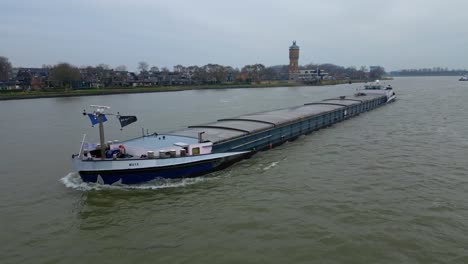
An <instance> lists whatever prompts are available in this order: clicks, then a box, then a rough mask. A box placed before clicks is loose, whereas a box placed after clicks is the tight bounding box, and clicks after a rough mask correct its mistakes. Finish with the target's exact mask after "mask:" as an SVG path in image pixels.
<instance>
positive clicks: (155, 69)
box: [150, 66, 159, 73]
mask: <svg viewBox="0 0 468 264" xmlns="http://www.w3.org/2000/svg"><path fill="white" fill-rule="evenodd" d="M150 72H151V73H156V72H159V68H158V67H156V66H153V67H151V69H150Z"/></svg>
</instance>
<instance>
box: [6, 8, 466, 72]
mask: <svg viewBox="0 0 468 264" xmlns="http://www.w3.org/2000/svg"><path fill="white" fill-rule="evenodd" d="M0 10H1V15H0V56H5V57H8V58H9V59H10V61H11V62H12V63H13V65H14V66H16V67H18V66H31V67H35V66H41V65H42V64H55V63H58V62H69V63H71V64H74V65H77V66H82V65H96V64H99V63H106V64H109V65H110V66H112V67H115V66H117V65H121V64H124V65H126V66H127V67H128V68H129V69H130V70H134V69H136V67H137V64H138V62H139V61H146V62H148V64H150V65H151V66H153V65H155V66H158V67H163V66H166V67H168V68H170V69H172V66H174V65H176V64H182V65H185V66H188V65H204V64H207V63H218V64H223V65H231V66H234V67H242V66H243V65H246V64H253V63H262V64H264V65H266V66H271V65H278V64H288V63H289V61H288V47H289V46H290V45H291V42H292V40H297V44H298V45H299V46H300V48H301V51H300V60H299V63H300V64H302V65H303V64H308V63H334V64H338V65H342V66H357V67H360V66H361V65H366V66H369V65H381V66H384V67H385V68H386V69H387V70H396V69H403V68H419V67H433V66H441V67H449V68H468V1H466V0H458V1H457V0H444V1H442V0H441V1H435V0H426V1H422V0H393V1H392V0H387V1H384V0H361V1H359V0H354V1H353V0H321V1H316V0H287V1H286V0H281V1H276V0H236V1H223V0H184V1H182V0H165V1H159V0H0Z"/></svg>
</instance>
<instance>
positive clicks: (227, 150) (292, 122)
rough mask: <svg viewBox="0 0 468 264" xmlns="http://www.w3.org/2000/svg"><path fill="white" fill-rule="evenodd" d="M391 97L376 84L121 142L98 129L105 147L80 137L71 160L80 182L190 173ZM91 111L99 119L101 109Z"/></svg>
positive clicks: (207, 169) (214, 166)
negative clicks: (91, 145)
mask: <svg viewBox="0 0 468 264" xmlns="http://www.w3.org/2000/svg"><path fill="white" fill-rule="evenodd" d="M395 98H396V95H395V93H394V92H393V90H392V88H391V87H386V88H384V87H383V86H381V85H380V84H376V85H369V86H366V87H365V89H363V90H359V91H358V92H357V93H356V94H354V95H351V96H340V97H338V98H332V99H326V100H322V101H320V102H315V103H307V104H304V105H301V106H296V107H292V108H286V109H279V110H274V111H267V112H260V113H254V114H247V115H242V116H238V117H234V118H225V119H220V120H218V121H216V122H212V123H208V124H203V125H193V126H189V127H187V128H186V129H182V130H177V131H172V132H170V133H165V134H156V133H154V134H151V135H143V136H142V137H139V138H136V139H131V140H127V141H124V142H114V143H113V142H110V143H109V144H104V143H103V142H104V140H103V132H102V133H101V136H102V137H101V146H105V147H104V148H101V147H100V146H98V147H97V149H96V148H95V149H86V148H84V147H83V145H84V140H83V143H82V147H81V149H80V153H79V154H76V155H73V157H72V159H73V163H74V167H75V169H76V170H77V171H78V172H79V174H80V176H81V178H82V179H83V181H85V182H98V183H102V184H114V183H118V184H135V183H141V182H146V181H151V180H154V179H158V178H183V177H194V176H199V175H203V174H206V173H209V172H212V171H215V170H220V169H222V168H225V167H227V166H229V165H231V164H232V163H234V162H236V161H239V160H241V159H243V158H245V157H248V156H251V155H253V154H255V153H256V152H258V151H260V150H265V149H270V148H273V147H275V146H278V145H280V144H283V143H284V142H286V141H292V140H295V139H296V138H298V137H299V136H301V135H305V134H309V133H311V132H313V131H316V130H318V129H321V128H324V127H328V126H331V125H333V124H335V123H338V122H341V121H344V120H346V119H349V118H352V117H355V116H357V115H359V114H362V113H364V112H367V111H370V110H373V109H375V108H378V107H380V106H382V105H385V104H387V103H390V102H393V101H394V100H395ZM94 114H95V115H96V116H97V117H99V116H100V115H101V114H102V109H101V111H97V112H96V111H95V113H94ZM99 120H101V119H99ZM101 126H102V122H101V123H100V127H101Z"/></svg>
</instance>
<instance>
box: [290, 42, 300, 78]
mask: <svg viewBox="0 0 468 264" xmlns="http://www.w3.org/2000/svg"><path fill="white" fill-rule="evenodd" d="M298 73H299V46H298V45H296V41H293V44H292V46H291V47H289V80H295V79H296V78H297V74H298Z"/></svg>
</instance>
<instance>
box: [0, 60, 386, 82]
mask: <svg viewBox="0 0 468 264" xmlns="http://www.w3.org/2000/svg"><path fill="white" fill-rule="evenodd" d="M42 68H43V69H46V70H47V72H48V79H47V82H48V86H50V87H60V88H69V87H73V84H74V83H76V82H79V81H85V80H86V81H92V82H96V83H102V84H103V86H104V87H106V86H112V85H116V84H122V83H125V80H126V78H128V73H129V72H128V71H127V67H126V66H125V65H119V66H117V67H115V68H112V67H110V66H109V65H106V64H98V65H96V66H82V67H77V66H74V65H72V64H70V63H65V62H63V63H58V64H56V65H43V66H42ZM137 69H138V72H137V73H132V74H134V76H135V78H136V80H137V81H142V82H143V81H147V82H151V80H156V79H157V78H159V80H166V79H169V78H171V80H179V79H181V78H182V79H184V80H189V81H186V82H185V83H184V84H223V83H240V84H242V83H258V82H262V81H280V80H288V78H289V73H288V65H274V66H265V65H263V64H260V63H256V64H250V65H245V66H243V67H242V68H235V67H232V66H225V65H220V64H212V63H210V64H206V65H203V66H198V65H192V66H184V65H180V64H178V65H175V66H174V67H173V69H172V71H170V70H169V69H168V68H167V67H162V68H159V67H157V66H150V65H149V64H148V63H147V62H144V61H141V62H139V63H138V66H137ZM300 69H301V70H316V69H320V70H321V71H324V72H326V73H327V74H328V76H330V77H331V78H334V79H338V80H339V79H349V80H365V79H368V78H370V79H376V78H380V77H381V76H382V75H383V74H385V70H384V68H382V67H378V68H377V69H373V70H372V71H369V70H368V69H367V67H365V66H361V67H360V68H357V67H343V66H338V65H335V64H331V63H327V64H312V63H310V64H306V65H302V66H300ZM12 73H13V68H12V65H11V63H10V62H9V60H8V58H6V57H0V81H2V80H10V79H13V78H14V76H12ZM164 83H168V82H164ZM176 83H177V82H176Z"/></svg>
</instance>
